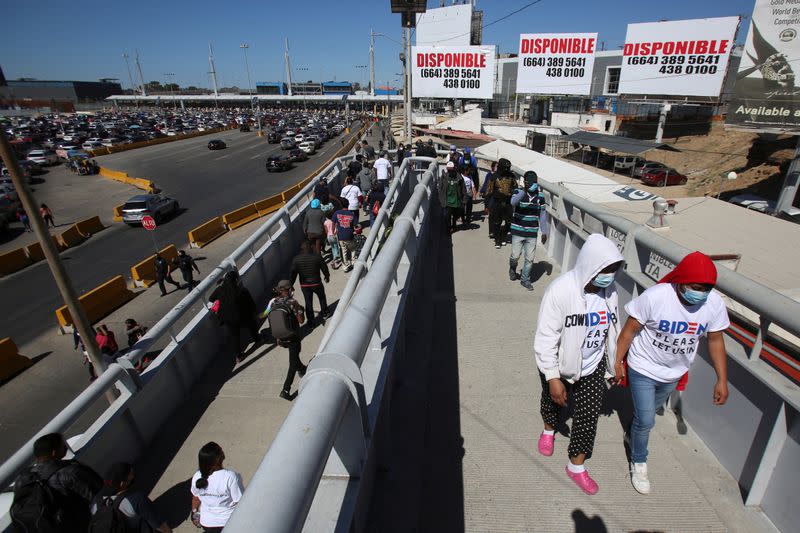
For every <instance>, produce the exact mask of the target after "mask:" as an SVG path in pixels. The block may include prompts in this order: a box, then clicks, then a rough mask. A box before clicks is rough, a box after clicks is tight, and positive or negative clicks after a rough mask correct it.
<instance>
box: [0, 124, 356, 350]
mask: <svg viewBox="0 0 800 533" xmlns="http://www.w3.org/2000/svg"><path fill="white" fill-rule="evenodd" d="M350 135H353V134H352V133H351V134H350ZM340 137H343V136H340ZM347 138H349V136H348V137H347ZM337 139H338V138H337ZM337 139H332V140H331V141H329V142H328V143H327V144H326V146H325V147H324V148H325V149H324V150H323V151H322V152H321V153H319V155H317V156H314V157H312V158H310V159H309V160H308V161H304V162H302V163H299V164H297V165H296V166H295V167H294V168H293V169H292V170H288V171H286V172H281V173H278V172H275V173H267V172H266V170H265V169H264V168H263V165H259V166H258V171H257V172H255V171H250V172H249V173H245V172H246V171H239V172H236V173H231V174H230V175H226V176H225V177H224V181H222V180H221V178H220V176H219V172H218V171H217V169H216V168H204V167H206V166H207V165H206V164H205V162H202V163H194V164H191V165H186V164H181V165H171V166H170V168H168V169H165V170H170V172H166V173H165V175H166V174H167V173H168V174H169V175H170V176H171V180H172V181H173V182H174V183H176V184H178V185H177V186H176V188H175V189H174V190H176V191H177V192H176V193H175V197H176V199H178V201H179V202H180V203H181V205H182V206H188V207H187V209H186V211H185V212H183V213H181V214H180V215H178V216H176V217H174V218H172V219H168V220H165V221H164V222H163V223H162V224H161V226H159V228H158V229H157V230H156V231H155V232H154V235H155V237H156V241H157V242H158V245H159V246H160V247H163V246H166V245H167V244H173V243H174V244H176V245H177V246H179V247H181V246H184V245H185V243H186V239H187V237H186V235H187V232H188V231H189V230H190V229H192V228H194V227H196V226H198V225H199V224H201V223H203V222H205V221H207V220H209V219H210V218H213V217H215V216H218V215H221V214H223V213H225V212H227V211H232V210H233V209H236V208H238V207H241V206H242V205H244V204H246V203H247V202H253V201H256V200H259V199H261V198H265V197H267V196H271V195H273V194H276V193H278V192H281V191H283V190H286V189H288V188H289V187H291V186H292V185H294V184H295V183H297V182H298V181H300V180H302V179H303V178H305V177H306V176H307V175H308V174H309V173H311V172H313V171H314V170H316V169H317V168H318V167H319V165H320V164H321V163H322V162H324V161H325V159H327V158H328V157H330V154H332V153H334V152H335V151H336V150H337V149H338V148H339V147H341V144H340V143H339V142H337ZM208 183H217V185H218V186H217V187H212V188H208V189H207V188H206V187H205V186H203V185H201V184H208ZM133 194H135V192H134V193H132V195H133ZM152 253H153V243H152V238H151V236H150V235H149V234H148V232H147V231H145V230H143V229H142V228H140V227H128V226H125V225H123V224H114V225H113V226H112V227H110V228H108V229H106V230H104V231H102V232H100V233H98V234H96V235H95V236H93V237H92V238H91V239H89V240H88V241H87V242H86V243H84V244H83V245H81V246H79V247H77V248H73V249H69V250H66V251H65V252H63V253H62V254H61V257H62V258H63V259H64V265H65V268H66V270H67V273H68V274H69V276H70V279H72V282H73V285H74V286H75V288H76V290H77V291H78V293H84V292H86V291H88V290H91V289H92V288H94V287H96V286H98V285H100V284H101V283H104V282H106V281H108V280H109V279H110V278H112V277H114V276H116V275H119V274H123V275H125V276H126V277H129V275H130V274H129V273H130V267H131V266H132V265H133V264H135V263H137V262H139V261H141V260H142V259H144V258H145V257H147V256H149V255H151V254H152ZM0 301H4V302H13V303H14V305H12V306H9V309H8V310H7V312H6V313H5V314H4V317H3V319H2V321H0V336H2V337H7V336H9V337H12V338H13V339H14V341H15V342H16V343H17V344H18V345H19V344H24V343H25V342H28V341H30V340H32V339H33V338H35V337H36V336H37V335H39V334H41V333H42V332H44V331H47V330H49V329H51V330H53V331H55V328H56V321H55V316H54V311H55V310H56V309H57V308H58V307H60V306H61V305H63V301H62V299H61V297H60V294H59V293H58V290H57V288H56V286H55V283H54V282H53V279H52V276H51V274H50V270H49V268H48V267H47V265H46V264H45V263H44V262H40V263H39V264H36V265H32V266H30V267H28V268H26V269H24V270H22V271H20V272H17V273H15V274H12V275H10V276H7V277H5V278H3V279H2V280H0Z"/></svg>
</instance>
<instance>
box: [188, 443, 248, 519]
mask: <svg viewBox="0 0 800 533" xmlns="http://www.w3.org/2000/svg"><path fill="white" fill-rule="evenodd" d="M224 460H225V453H224V452H223V451H222V447H220V445H219V444H217V443H216V442H209V443H208V444H206V445H205V446H203V447H202V448H200V453H198V454H197V462H198V463H199V465H200V469H199V470H198V471H197V472H195V474H194V476H192V483H191V492H192V523H194V525H195V526H197V527H202V528H203V531H205V532H206V533H217V532H221V531H222V528H223V527H225V524H227V523H228V519H229V518H230V517H231V515H232V514H233V510H234V509H235V508H236V504H237V503H239V500H241V499H242V493H243V492H244V486H243V485H242V476H240V475H239V474H238V473H236V472H234V471H233V470H227V469H226V468H224V467H223V466H222V462H223V461H224Z"/></svg>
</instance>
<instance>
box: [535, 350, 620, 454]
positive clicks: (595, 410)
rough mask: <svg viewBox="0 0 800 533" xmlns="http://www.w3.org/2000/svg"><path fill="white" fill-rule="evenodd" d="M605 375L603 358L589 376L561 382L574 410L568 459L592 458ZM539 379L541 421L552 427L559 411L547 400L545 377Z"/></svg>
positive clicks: (548, 391) (603, 393)
mask: <svg viewBox="0 0 800 533" xmlns="http://www.w3.org/2000/svg"><path fill="white" fill-rule="evenodd" d="M605 372H606V358H605V357H603V359H602V360H601V361H600V364H599V365H597V368H596V369H595V371H594V372H592V374H591V375H589V376H586V377H582V378H581V379H579V380H578V381H577V382H575V383H573V384H569V383H567V382H566V381H563V380H562V381H563V383H564V385H566V387H567V399H568V401H569V402H570V403H571V404H572V406H573V413H572V430H571V431H570V437H569V448H567V454H568V455H569V457H575V456H576V455H580V454H582V453H585V454H586V455H587V456H591V455H592V450H593V449H594V437H595V435H596V434H597V419H598V418H599V416H600V407H601V406H602V405H603V398H604V396H605V392H606V384H605V377H604V376H605ZM539 378H540V379H541V380H542V402H541V413H542V420H544V423H545V424H548V425H551V426H553V427H555V426H556V424H557V423H558V413H559V409H561V408H560V407H559V406H558V404H556V403H555V402H554V401H553V400H551V399H550V388H549V387H548V385H547V381H546V380H545V379H544V374H542V373H541V372H539Z"/></svg>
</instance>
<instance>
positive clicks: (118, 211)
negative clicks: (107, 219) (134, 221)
mask: <svg viewBox="0 0 800 533" xmlns="http://www.w3.org/2000/svg"><path fill="white" fill-rule="evenodd" d="M123 207H125V206H124V205H117V206H114V222H122V208H123Z"/></svg>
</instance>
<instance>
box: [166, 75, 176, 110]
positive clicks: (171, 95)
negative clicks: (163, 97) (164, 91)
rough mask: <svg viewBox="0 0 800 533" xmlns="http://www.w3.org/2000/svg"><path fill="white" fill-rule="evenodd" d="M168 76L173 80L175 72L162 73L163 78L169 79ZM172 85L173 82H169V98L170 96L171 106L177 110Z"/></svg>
mask: <svg viewBox="0 0 800 533" xmlns="http://www.w3.org/2000/svg"><path fill="white" fill-rule="evenodd" d="M170 77H172V79H173V80H174V79H175V73H174V72H165V73H164V78H165V79H169V78H170ZM173 85H174V82H172V83H170V84H169V96H170V98H172V108H173V109H174V110H175V111H177V110H178V104H177V103H176V102H175V91H174V90H173Z"/></svg>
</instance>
